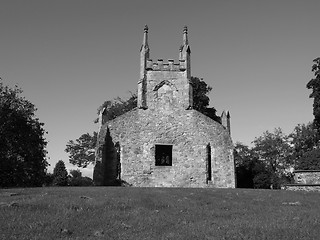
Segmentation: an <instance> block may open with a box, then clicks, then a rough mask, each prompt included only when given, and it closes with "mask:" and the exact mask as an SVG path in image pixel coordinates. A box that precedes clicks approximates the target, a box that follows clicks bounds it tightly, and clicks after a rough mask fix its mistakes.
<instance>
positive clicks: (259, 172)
mask: <svg viewBox="0 0 320 240" xmlns="http://www.w3.org/2000/svg"><path fill="white" fill-rule="evenodd" d="M234 159H235V165H236V178H237V187H238V188H270V185H271V183H270V175H271V174H270V172H269V171H268V169H267V167H266V165H265V163H264V162H263V161H261V160H259V156H258V155H257V153H256V152H255V151H254V150H253V149H252V148H249V147H248V146H246V145H244V144H242V143H239V142H237V143H236V144H235V148H234Z"/></svg>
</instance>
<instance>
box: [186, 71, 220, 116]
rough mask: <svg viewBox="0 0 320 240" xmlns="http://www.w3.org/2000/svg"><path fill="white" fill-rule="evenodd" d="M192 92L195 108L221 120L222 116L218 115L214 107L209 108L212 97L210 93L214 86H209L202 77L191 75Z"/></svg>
mask: <svg viewBox="0 0 320 240" xmlns="http://www.w3.org/2000/svg"><path fill="white" fill-rule="evenodd" d="M191 84H192V89H193V91H192V94H193V109H195V110H197V111H199V112H201V113H203V114H204V115H206V116H208V117H210V118H211V119H213V120H215V121H217V122H221V120H220V117H218V116H217V115H216V109H215V108H214V107H211V108H209V107H208V106H209V102H210V99H209V97H208V94H209V93H210V92H211V90H212V87H211V86H209V85H208V84H207V83H206V82H205V81H204V80H203V79H202V78H201V79H200V78H197V77H191Z"/></svg>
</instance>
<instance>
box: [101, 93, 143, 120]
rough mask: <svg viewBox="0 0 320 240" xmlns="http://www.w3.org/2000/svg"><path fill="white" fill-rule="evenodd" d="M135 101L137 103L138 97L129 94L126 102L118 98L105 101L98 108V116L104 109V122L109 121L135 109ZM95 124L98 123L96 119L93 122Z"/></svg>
mask: <svg viewBox="0 0 320 240" xmlns="http://www.w3.org/2000/svg"><path fill="white" fill-rule="evenodd" d="M130 93H131V92H130ZM137 101H138V96H137V94H135V93H131V96H130V97H129V98H128V99H127V100H124V99H122V98H120V97H117V98H115V99H113V100H107V101H105V102H104V103H103V104H102V105H101V106H100V107H99V108H98V115H99V114H100V111H101V110H103V109H104V111H105V115H104V118H105V119H104V120H105V121H110V120H112V119H115V118H116V117H118V116H120V115H122V114H124V113H126V112H129V111H131V110H132V109H134V108H136V107H137ZM97 122H98V119H96V120H95V123H97Z"/></svg>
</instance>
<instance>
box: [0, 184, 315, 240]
mask: <svg viewBox="0 0 320 240" xmlns="http://www.w3.org/2000/svg"><path fill="white" fill-rule="evenodd" d="M0 238H1V239H273V240H274V239H320V193H311V192H291V191H284V190H281V191H280V190H279V191H276V190H249V189H181V188H130V187H128V188H125V187H65V188H63V187H60V188H55V187H50V188H30V189H27V188H26V189H0Z"/></svg>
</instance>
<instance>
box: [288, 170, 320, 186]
mask: <svg viewBox="0 0 320 240" xmlns="http://www.w3.org/2000/svg"><path fill="white" fill-rule="evenodd" d="M294 182H295V183H297V184H320V170H319V171H317V170H296V171H294Z"/></svg>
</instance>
